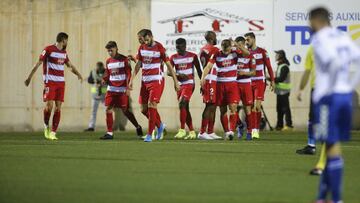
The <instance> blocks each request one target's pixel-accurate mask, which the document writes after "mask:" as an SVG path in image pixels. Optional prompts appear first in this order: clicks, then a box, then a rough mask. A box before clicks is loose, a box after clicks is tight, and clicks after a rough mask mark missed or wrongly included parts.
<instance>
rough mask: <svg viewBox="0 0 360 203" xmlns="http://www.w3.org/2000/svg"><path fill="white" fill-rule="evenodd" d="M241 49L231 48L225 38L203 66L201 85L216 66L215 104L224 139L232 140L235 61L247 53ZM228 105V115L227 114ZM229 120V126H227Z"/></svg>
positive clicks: (234, 107)
mask: <svg viewBox="0 0 360 203" xmlns="http://www.w3.org/2000/svg"><path fill="white" fill-rule="evenodd" d="M239 48H240V49H241V50H239V51H237V50H233V49H232V46H231V41H230V40H228V39H225V40H223V41H222V42H221V50H220V51H217V52H215V53H214V54H212V55H211V56H210V60H209V62H208V63H207V65H206V67H205V68H204V72H203V75H202V77H201V85H202V86H204V85H205V77H206V76H207V75H208V74H209V72H210V71H211V69H212V68H213V65H214V64H216V66H217V86H216V97H217V98H216V104H217V105H218V106H220V114H221V118H220V119H221V124H222V126H223V129H224V132H225V136H224V138H225V139H229V140H232V139H233V138H234V131H235V129H236V125H237V121H238V114H237V104H238V102H239V100H240V96H239V91H238V84H237V81H236V79H237V75H238V68H237V62H238V58H239V57H243V55H249V51H248V50H246V48H245V47H241V46H239ZM228 107H229V109H230V116H228ZM229 120H230V126H229Z"/></svg>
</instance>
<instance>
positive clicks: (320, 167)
mask: <svg viewBox="0 0 360 203" xmlns="http://www.w3.org/2000/svg"><path fill="white" fill-rule="evenodd" d="M325 164H326V144H325V143H322V144H321V150H320V156H319V160H318V162H317V163H316V165H315V168H313V169H311V170H310V172H309V174H310V175H315V176H318V175H321V174H322V173H323V171H324V169H325Z"/></svg>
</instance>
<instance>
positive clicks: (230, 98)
mask: <svg viewBox="0 0 360 203" xmlns="http://www.w3.org/2000/svg"><path fill="white" fill-rule="evenodd" d="M216 97H217V99H216V104H217V105H218V106H224V105H229V104H237V103H239V100H240V96H239V90H238V84H237V82H218V83H217V87H216Z"/></svg>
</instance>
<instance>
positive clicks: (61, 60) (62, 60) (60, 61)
mask: <svg viewBox="0 0 360 203" xmlns="http://www.w3.org/2000/svg"><path fill="white" fill-rule="evenodd" d="M57 61H58V63H59V64H63V63H65V59H61V58H59V59H58V60H57Z"/></svg>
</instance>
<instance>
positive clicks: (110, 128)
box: [100, 92, 119, 140]
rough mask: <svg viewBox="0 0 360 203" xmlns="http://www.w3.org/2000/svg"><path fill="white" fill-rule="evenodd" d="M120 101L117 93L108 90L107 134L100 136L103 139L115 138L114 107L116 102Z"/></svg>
mask: <svg viewBox="0 0 360 203" xmlns="http://www.w3.org/2000/svg"><path fill="white" fill-rule="evenodd" d="M117 103H119V101H118V97H117V95H116V94H111V93H110V92H107V93H106V95H105V107H106V110H105V113H106V129H107V132H106V133H105V135H103V136H102V137H100V139H102V140H108V139H113V137H114V136H113V125H114V116H113V109H114V107H115V106H116V104H117Z"/></svg>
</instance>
